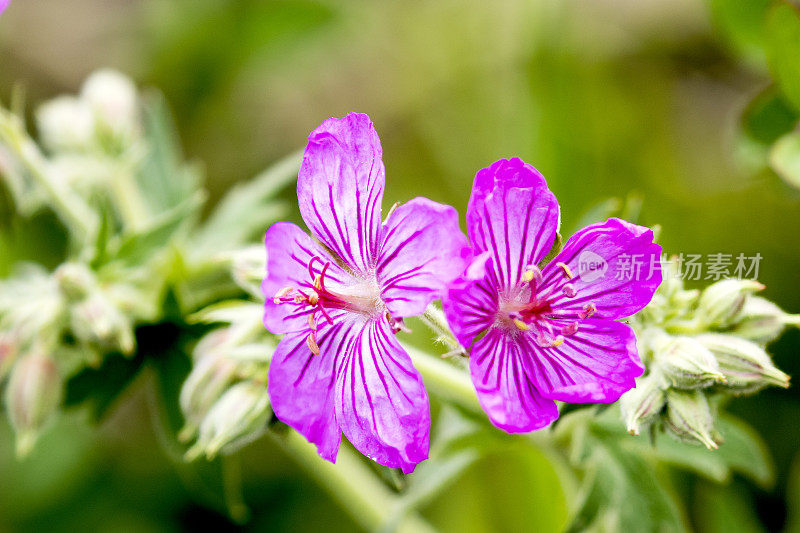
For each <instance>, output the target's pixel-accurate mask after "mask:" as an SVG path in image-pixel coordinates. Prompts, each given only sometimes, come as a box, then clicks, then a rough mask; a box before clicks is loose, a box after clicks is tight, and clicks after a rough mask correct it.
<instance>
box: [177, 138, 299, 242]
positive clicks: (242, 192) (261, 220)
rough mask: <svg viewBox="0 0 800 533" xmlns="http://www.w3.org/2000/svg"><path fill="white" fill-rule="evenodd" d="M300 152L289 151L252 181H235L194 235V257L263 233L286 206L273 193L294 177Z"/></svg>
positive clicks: (245, 240)
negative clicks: (238, 183) (240, 182)
mask: <svg viewBox="0 0 800 533" xmlns="http://www.w3.org/2000/svg"><path fill="white" fill-rule="evenodd" d="M301 161H302V155H301V154H300V153H299V152H298V153H295V154H292V155H289V156H287V157H285V158H283V159H281V160H280V161H278V162H277V163H276V164H275V165H273V166H272V167H270V168H269V169H267V170H265V171H264V172H262V173H261V174H259V175H258V176H256V177H255V178H253V179H252V180H251V181H249V182H246V183H242V184H240V185H237V186H235V187H233V189H231V191H230V192H228V194H226V195H225V197H224V198H223V199H222V200H221V201H220V203H219V204H218V205H217V207H216V208H215V209H214V212H213V213H212V214H211V216H210V217H209V219H208V221H207V222H206V223H205V224H203V226H202V227H201V228H200V230H199V231H198V232H197V234H196V235H195V236H194V238H193V242H194V245H193V246H192V250H191V252H192V253H193V254H195V256H197V257H203V256H207V255H210V254H214V253H218V252H222V251H227V250H231V249H234V248H236V247H238V246H240V245H242V244H247V243H250V242H251V241H252V240H253V239H254V238H256V236H258V235H259V234H263V233H264V232H265V231H266V229H267V226H269V224H270V223H272V222H274V221H275V220H277V219H279V218H281V217H282V216H284V215H285V214H286V212H287V207H286V206H285V204H284V203H283V202H280V201H277V200H274V199H273V197H274V196H275V195H276V194H277V193H278V192H279V191H280V190H281V189H282V188H284V187H286V186H287V185H289V184H290V183H292V182H293V181H295V180H296V179H297V172H298V170H299V169H300V162H301Z"/></svg>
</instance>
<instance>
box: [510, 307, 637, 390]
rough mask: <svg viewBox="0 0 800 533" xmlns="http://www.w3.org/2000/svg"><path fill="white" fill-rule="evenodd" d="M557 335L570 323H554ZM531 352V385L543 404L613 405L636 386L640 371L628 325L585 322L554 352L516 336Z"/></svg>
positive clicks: (560, 321) (612, 321) (559, 321)
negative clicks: (542, 397) (559, 330)
mask: <svg viewBox="0 0 800 533" xmlns="http://www.w3.org/2000/svg"><path fill="white" fill-rule="evenodd" d="M551 323H552V325H553V327H554V329H556V330H558V329H561V328H564V327H566V326H567V325H568V324H570V323H571V321H569V320H553V321H552V322H551ZM521 338H525V343H526V344H527V345H528V346H529V350H530V351H531V352H532V355H533V357H534V359H533V365H532V366H533V368H534V370H535V372H534V374H533V380H534V382H535V383H536V388H537V389H538V390H539V391H540V392H541V393H542V396H544V397H545V398H550V399H552V400H560V401H563V402H570V403H588V402H600V403H612V402H615V401H617V400H618V399H619V397H620V396H622V394H623V393H625V392H627V391H628V390H630V389H632V388H633V387H635V386H636V382H635V380H634V378H636V377H638V376H641V375H642V372H644V367H643V366H642V363H641V362H640V360H639V353H638V352H637V350H636V336H635V335H634V333H633V330H632V329H631V327H630V326H628V325H627V324H623V323H622V322H616V321H614V320H606V319H601V318H598V319H595V318H587V319H585V320H582V321H580V322H579V325H578V331H577V332H575V333H573V334H572V335H568V336H566V337H565V339H564V342H563V343H562V344H561V345H559V346H554V347H549V348H542V347H541V346H539V345H537V344H536V343H535V342H534V340H533V337H532V336H531V335H525V336H521Z"/></svg>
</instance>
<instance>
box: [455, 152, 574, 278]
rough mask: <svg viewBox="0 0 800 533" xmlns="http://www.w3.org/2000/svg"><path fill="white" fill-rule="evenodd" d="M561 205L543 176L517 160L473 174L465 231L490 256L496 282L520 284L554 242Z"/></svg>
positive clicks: (501, 161)
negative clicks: (526, 273) (527, 271)
mask: <svg viewBox="0 0 800 533" xmlns="http://www.w3.org/2000/svg"><path fill="white" fill-rule="evenodd" d="M559 216H560V215H559V207H558V202H557V201H556V198H555V196H554V195H553V193H552V192H550V189H548V188H547V182H546V181H545V179H544V177H543V176H542V175H541V174H540V173H539V172H538V171H537V170H536V169H535V168H533V167H532V166H530V165H528V164H526V163H525V162H523V161H522V160H521V159H519V158H513V159H511V160H508V161H507V160H505V159H501V160H500V161H497V162H496V163H494V164H493V165H492V166H490V167H488V168H484V169H482V170H480V171H479V172H478V174H477V175H476V176H475V183H474V185H473V189H472V195H471V197H470V201H469V206H468V208H467V230H468V232H469V238H470V241H471V242H472V245H473V247H474V248H476V249H477V250H478V251H480V252H484V251H491V252H493V254H494V269H495V271H496V278H497V279H495V283H496V284H497V286H498V287H500V288H507V287H512V286H514V285H516V284H517V283H519V281H520V279H521V278H522V275H523V273H524V272H525V271H526V270H527V269H528V268H529V267H531V266H536V265H537V264H538V263H539V262H540V261H541V260H542V259H544V257H545V256H546V255H547V253H548V252H549V251H550V248H551V247H552V246H553V242H554V240H555V236H556V233H557V231H558V226H559V224H560V218H559Z"/></svg>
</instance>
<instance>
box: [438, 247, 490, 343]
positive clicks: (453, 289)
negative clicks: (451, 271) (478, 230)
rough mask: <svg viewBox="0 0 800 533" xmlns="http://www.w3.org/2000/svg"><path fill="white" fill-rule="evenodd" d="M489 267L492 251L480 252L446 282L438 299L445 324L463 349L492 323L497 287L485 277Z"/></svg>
mask: <svg viewBox="0 0 800 533" xmlns="http://www.w3.org/2000/svg"><path fill="white" fill-rule="evenodd" d="M489 268H492V253H491V252H484V253H482V254H481V255H479V256H478V257H476V258H475V259H473V261H472V262H471V263H470V265H469V266H468V267H467V269H466V271H465V272H464V273H463V274H462V275H461V276H460V277H459V278H458V279H456V280H455V281H454V282H453V283H451V284H450V287H449V288H448V290H447V294H446V295H445V296H444V297H443V298H442V306H443V308H444V314H445V318H447V323H448V324H449V325H450V329H451V330H452V331H453V334H454V335H455V336H456V338H457V339H458V342H460V343H461V345H462V346H464V348H467V349H469V348H470V346H471V345H472V341H473V340H474V339H475V337H477V336H478V335H479V334H480V333H482V332H484V331H486V330H488V329H489V328H490V327H491V326H492V324H493V323H494V319H495V315H496V314H497V296H498V295H497V289H496V288H494V286H493V285H492V283H491V282H490V281H489V279H488V278H487V276H486V272H487V269H489Z"/></svg>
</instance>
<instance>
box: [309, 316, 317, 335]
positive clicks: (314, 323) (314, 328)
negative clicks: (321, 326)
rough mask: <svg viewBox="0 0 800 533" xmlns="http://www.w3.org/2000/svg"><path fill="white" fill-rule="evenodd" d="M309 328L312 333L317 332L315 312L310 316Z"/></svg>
mask: <svg viewBox="0 0 800 533" xmlns="http://www.w3.org/2000/svg"><path fill="white" fill-rule="evenodd" d="M308 327H310V328H311V331H317V323H316V322H315V321H314V313H313V312H312V313H311V314H310V315H308Z"/></svg>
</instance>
